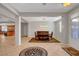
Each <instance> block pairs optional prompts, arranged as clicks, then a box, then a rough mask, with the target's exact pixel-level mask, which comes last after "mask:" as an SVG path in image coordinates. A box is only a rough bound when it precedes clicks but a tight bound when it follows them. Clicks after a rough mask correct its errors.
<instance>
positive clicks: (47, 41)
mask: <svg viewBox="0 0 79 59" xmlns="http://www.w3.org/2000/svg"><path fill="white" fill-rule="evenodd" d="M29 42H31V43H60V41H58V40H56V39H55V38H52V39H51V40H39V39H35V38H32V39H31V40H30V41H29Z"/></svg>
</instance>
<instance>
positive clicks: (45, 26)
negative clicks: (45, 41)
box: [28, 21, 54, 36]
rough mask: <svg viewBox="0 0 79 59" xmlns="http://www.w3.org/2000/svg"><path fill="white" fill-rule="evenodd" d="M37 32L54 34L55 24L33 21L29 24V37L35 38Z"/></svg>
mask: <svg viewBox="0 0 79 59" xmlns="http://www.w3.org/2000/svg"><path fill="white" fill-rule="evenodd" d="M36 31H49V32H52V31H53V32H54V23H53V22H50V21H32V22H29V24H28V35H29V36H35V34H34V32H36Z"/></svg>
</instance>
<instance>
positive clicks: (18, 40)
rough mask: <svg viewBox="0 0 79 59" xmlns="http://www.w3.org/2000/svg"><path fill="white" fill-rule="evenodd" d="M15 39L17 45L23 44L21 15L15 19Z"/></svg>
mask: <svg viewBox="0 0 79 59" xmlns="http://www.w3.org/2000/svg"><path fill="white" fill-rule="evenodd" d="M15 41H16V44H17V45H21V16H18V17H17V19H16V21H15Z"/></svg>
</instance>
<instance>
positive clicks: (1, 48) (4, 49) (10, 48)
mask: <svg viewBox="0 0 79 59" xmlns="http://www.w3.org/2000/svg"><path fill="white" fill-rule="evenodd" d="M31 38H32V37H22V44H21V45H20V46H18V45H16V42H15V39H14V36H8V37H4V36H3V35H0V56H18V55H19V53H20V51H21V50H23V49H25V48H28V47H33V46H38V47H42V48H44V49H46V50H47V52H48V56H69V54H67V53H66V52H65V51H64V50H63V49H62V48H61V47H62V46H66V45H65V44H63V43H29V42H28V41H29V40H31Z"/></svg>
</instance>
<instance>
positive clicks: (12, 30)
mask: <svg viewBox="0 0 79 59" xmlns="http://www.w3.org/2000/svg"><path fill="white" fill-rule="evenodd" d="M14 35H15V25H8V26H7V36H14Z"/></svg>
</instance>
